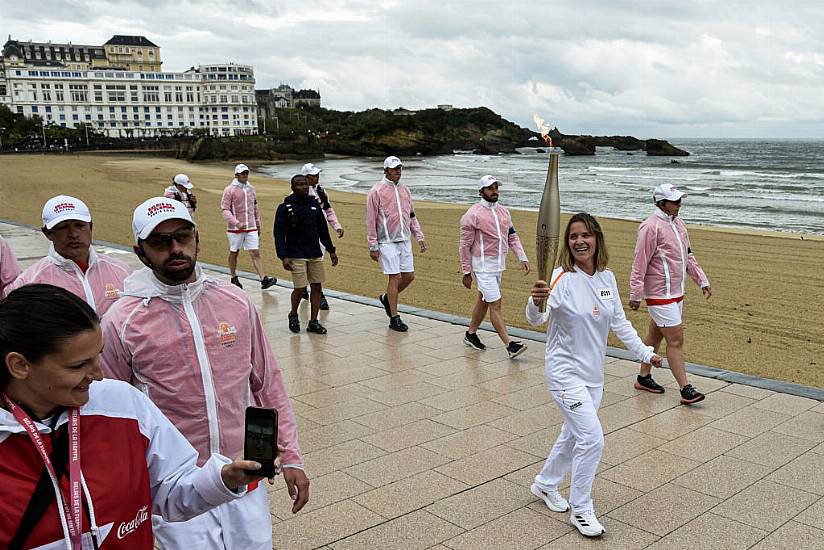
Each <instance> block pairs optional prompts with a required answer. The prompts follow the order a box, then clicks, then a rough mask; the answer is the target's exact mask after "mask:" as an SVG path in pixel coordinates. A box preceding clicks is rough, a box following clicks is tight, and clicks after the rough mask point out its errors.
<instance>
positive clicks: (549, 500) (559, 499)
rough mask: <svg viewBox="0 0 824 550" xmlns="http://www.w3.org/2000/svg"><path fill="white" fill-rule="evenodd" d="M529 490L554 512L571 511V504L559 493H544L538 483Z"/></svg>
mask: <svg viewBox="0 0 824 550" xmlns="http://www.w3.org/2000/svg"><path fill="white" fill-rule="evenodd" d="M529 490H530V491H532V494H533V495H535V496H536V497H538V498H539V499H541V500H543V501H544V503H546V507H547V508H549V509H550V510H552V511H553V512H566V511H567V510H569V503H568V502H567V501H566V499H565V498H564V497H563V496H561V493H559V492H558V491H544V490H543V489H541V488H540V487H539V486H538V484H537V483H533V484H532V487H530V488H529Z"/></svg>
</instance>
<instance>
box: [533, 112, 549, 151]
mask: <svg viewBox="0 0 824 550" xmlns="http://www.w3.org/2000/svg"><path fill="white" fill-rule="evenodd" d="M532 120H534V121H535V125H536V126H538V130H539V131H540V132H541V137H542V138H544V141H545V142H546V143H547V145H549V146H550V147H552V138H551V137H549V126H547V125H546V121H545V120H544V119H543V118H541V116H540V115H538V114H537V113H536V114H534V115H532Z"/></svg>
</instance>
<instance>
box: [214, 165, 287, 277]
mask: <svg viewBox="0 0 824 550" xmlns="http://www.w3.org/2000/svg"><path fill="white" fill-rule="evenodd" d="M220 209H221V212H222V213H223V218H224V219H225V220H226V223H227V224H228V226H227V227H226V235H227V236H228V237H229V276H230V277H231V280H232V284H233V285H236V286H238V287H240V288H243V285H242V284H240V279H239V278H238V276H237V256H238V253H239V252H240V249H241V248H242V249H243V250H248V251H249V256H251V258H252V265H254V266H255V271H256V272H257V274H258V277H260V288H261V290H266V289H267V288H269V287H270V286H272V285H274V284H275V283H276V282H278V281H277V279H275V278H273V277H269V276H268V275H266V272H265V271H264V270H263V262H262V261H261V259H260V209H259V208H258V203H257V195H256V194H255V188H254V187H252V184H251V183H249V167H248V166H246V165H245V164H238V165H237V166H235V179H233V180H232V183H230V184H229V185H228V186H226V189H224V190H223V198H222V199H221V201H220Z"/></svg>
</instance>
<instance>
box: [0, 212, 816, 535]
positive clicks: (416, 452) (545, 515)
mask: <svg viewBox="0 0 824 550" xmlns="http://www.w3.org/2000/svg"><path fill="white" fill-rule="evenodd" d="M0 235H2V236H3V237H5V238H7V239H9V240H10V241H11V244H12V247H13V248H14V250H15V253H16V254H17V256H18V258H20V259H21V264H22V265H23V266H24V267H25V266H27V265H29V264H30V263H32V262H33V261H35V260H36V259H38V258H40V257H41V256H42V255H43V254H44V253H45V251H46V249H47V246H46V244H47V242H46V241H45V239H44V238H42V236H39V235H38V234H36V233H35V232H34V231H32V230H31V229H28V228H22V227H15V226H11V225H8V224H2V223H0ZM100 250H101V251H104V252H106V253H111V254H117V257H118V258H120V259H124V260H126V261H128V262H130V263H132V264H134V265H137V262H136V258H134V256H133V255H131V254H130V253H124V252H123V251H120V250H116V249H113V248H105V249H100ZM266 260H267V261H271V260H272V259H271V258H266ZM207 272H211V270H210V269H207ZM210 274H213V275H216V276H218V277H226V276H225V275H224V274H222V273H219V272H211V273H210ZM245 286H246V289H248V291H249V294H250V295H251V296H252V299H253V300H254V302H255V303H256V304H257V305H258V307H259V308H260V311H261V315H262V318H263V320H264V323H265V325H266V328H267V330H268V333H269V338H270V340H271V342H272V345H273V347H274V350H275V353H276V355H277V357H278V359H279V362H280V367H281V369H282V371H283V375H284V378H285V380H286V384H287V387H288V390H289V395H290V396H291V398H292V402H293V406H294V409H295V413H296V415H297V419H298V429H299V433H300V443H301V448H302V450H303V453H304V458H305V463H306V471H307V473H308V474H309V477H310V479H311V482H312V485H311V501H310V503H309V504H308V505H307V507H306V508H305V509H304V510H303V511H302V512H300V513H299V514H298V515H296V516H292V515H291V513H290V511H289V508H290V500H289V498H288V495H287V494H286V490H285V488H284V486H283V484H282V482H281V481H280V480H279V481H278V483H277V484H276V485H275V487H273V488H271V496H272V498H271V500H272V517H273V524H274V541H275V548H284V549H290V550H291V549H302V548H307V549H308V548H333V549H350V548H369V549H372V548H374V549H393V548H398V549H403V550H411V549H424V548H437V549H441V550H444V549H454V550H460V549H480V548H506V549H521V548H542V549H550V548H563V549H572V548H596V547H599V548H609V549H611V550H612V549H618V548H626V549H631V548H632V549H634V548H653V549H664V548H695V549H702V548H713V549H722V548H723V549H737V548H742V549H743V548H756V549H759V550H762V549H772V548H776V549H778V548H782V549H785V548H805V549H806V548H824V402H821V401H819V400H816V399H810V398H807V397H800V396H798V395H790V394H787V393H780V392H775V391H771V390H768V389H764V388H763V387H753V386H749V385H742V384H737V383H729V382H727V381H724V380H719V379H717V378H706V377H701V376H697V375H691V382H692V383H693V384H695V386H696V387H697V388H698V389H700V390H701V391H702V392H705V393H707V399H706V400H705V401H704V402H702V403H700V404H698V405H695V406H693V407H684V406H680V405H679V404H678V391H677V387H675V384H674V382H673V380H672V377H671V376H670V374H669V373H668V372H666V371H661V370H659V371H657V379H658V381H659V382H662V383H663V382H667V392H666V393H665V394H664V395H659V396H656V395H651V394H648V393H643V392H639V391H636V390H635V389H633V387H632V384H633V380H634V377H635V374H636V372H637V365H636V364H635V363H633V362H629V361H625V360H622V359H617V358H610V359H608V361H607V366H606V380H607V382H606V387H605V392H604V399H603V404H602V406H601V411H600V417H601V422H602V424H603V427H604V432H605V434H606V446H605V450H604V455H603V459H602V461H601V464H600V468H599V471H598V476H597V477H596V481H595V486H594V492H593V493H594V494H593V498H594V501H595V507H596V512H597V513H598V515H599V518H600V519H601V521H602V523H603V524H604V526H605V527H606V529H607V533H606V534H605V535H604V536H603V537H602V539H600V540H586V539H584V538H583V537H581V536H580V535H579V534H578V532H577V531H576V530H575V529H574V528H573V527H572V526H570V525H569V523H568V516H569V514H568V513H566V514H556V513H553V512H550V511H549V510H548V509H547V508H546V506H545V505H544V504H543V502H541V501H540V500H538V499H537V498H535V497H534V496H533V495H532V494H531V493H530V491H529V485H530V483H531V482H532V479H533V477H534V475H535V474H536V473H537V472H538V470H539V469H540V468H541V465H542V464H543V462H544V459H545V457H546V455H547V453H548V451H549V448H550V447H551V445H552V443H553V441H554V440H555V438H556V436H557V435H558V432H559V430H560V427H561V421H562V419H561V416H560V414H559V412H558V411H557V409H556V407H555V405H554V404H553V403H552V402H551V398H550V395H549V393H548V391H547V390H546V387H545V381H544V374H543V351H544V345H543V343H542V342H538V341H533V342H528V344H529V350H528V351H527V352H526V353H525V354H524V355H522V356H521V357H519V358H518V359H516V360H509V359H508V358H507V355H506V352H505V350H504V349H503V347H502V346H501V344H500V342H499V341H498V339H497V337H495V336H493V335H492V334H489V333H486V334H481V337H482V339H483V341H484V342H485V343H486V344H487V345H488V346H489V349H488V350H487V351H485V352H478V351H475V350H472V349H470V348H468V347H466V346H465V345H464V344H463V343H462V339H463V332H464V330H465V327H463V326H459V325H455V324H450V323H447V322H444V321H440V320H434V319H431V318H428V317H425V316H417V315H413V314H404V321H405V322H406V323H408V324H409V327H410V329H409V332H408V333H406V334H399V333H395V332H392V331H390V330H388V328H387V318H386V315H385V314H384V312H383V309H382V308H380V307H376V306H377V301H376V300H372V303H373V304H374V305H369V304H365V303H358V302H356V301H351V300H342V299H335V298H332V297H330V299H329V302H330V305H331V311H329V312H321V313H322V315H321V322H322V323H323V324H324V325H325V326H326V327H327V328H328V329H329V334H328V335H326V336H317V335H313V334H307V333H306V332H302V333H300V334H297V335H296V334H292V333H291V332H289V331H288V329H287V323H286V314H287V313H288V310H289V292H290V289H288V288H284V287H281V286H277V287H275V288H273V289H270V290H268V291H265V292H263V293H261V292H260V290H259V288H258V287H259V285H257V284H256V283H255V281H253V280H249V281H247V284H246V285H245ZM362 301H363V300H362ZM307 308H308V304H306V303H305V302H304V304H303V305H302V310H301V322H302V327H303V328H304V329H305V326H306V318H307V313H308V311H307ZM776 387H778V386H776ZM811 394H815V390H812V392H811ZM562 492H563V493H564V494H566V493H567V491H566V487H564V488H563V490H562Z"/></svg>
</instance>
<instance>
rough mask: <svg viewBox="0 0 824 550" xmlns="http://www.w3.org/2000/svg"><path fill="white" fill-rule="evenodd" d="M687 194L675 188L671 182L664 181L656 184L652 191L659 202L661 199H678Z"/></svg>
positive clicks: (653, 196)
mask: <svg viewBox="0 0 824 550" xmlns="http://www.w3.org/2000/svg"><path fill="white" fill-rule="evenodd" d="M686 196H687V194H686V193H684V192H683V191H679V190H678V189H676V188H675V186H674V185H673V184H671V183H662V184H660V185H656V186H655V189H653V191H652V198H653V200H654V201H655V202H656V203H657V202H659V201H673V202H675V201H677V200H679V199H680V198H681V197H686Z"/></svg>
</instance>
